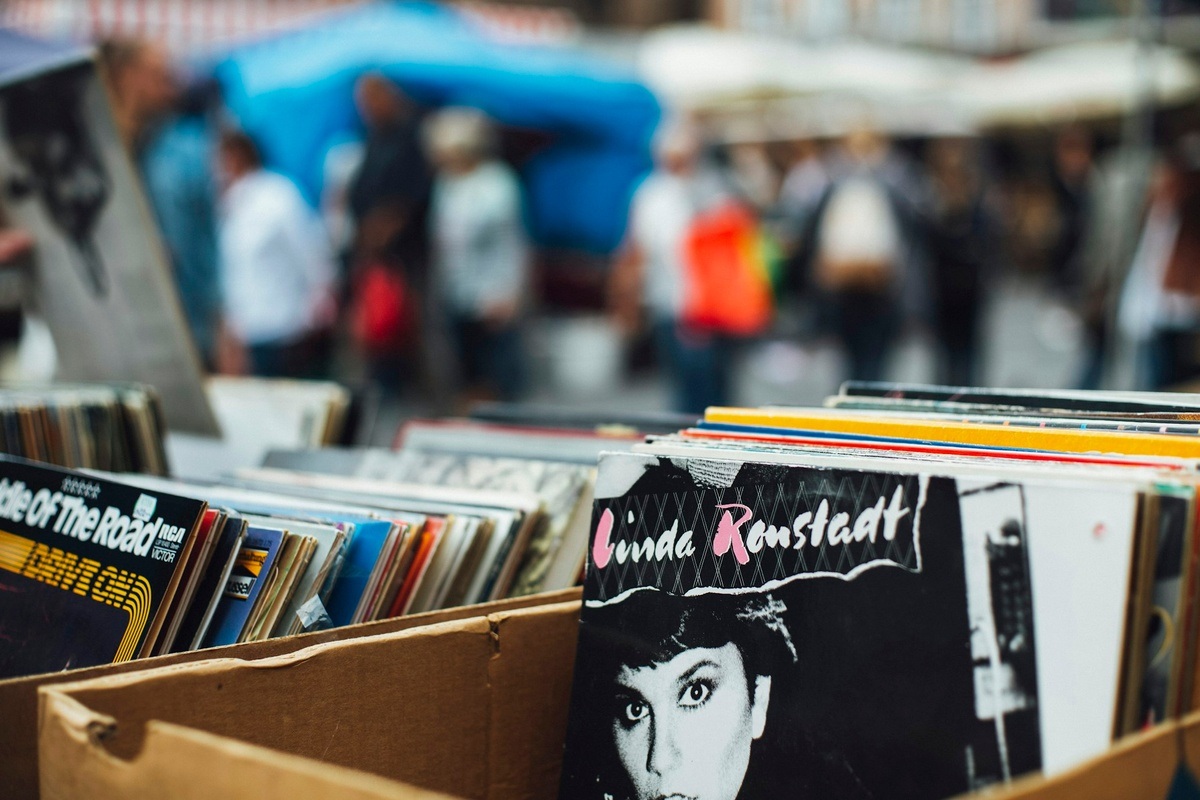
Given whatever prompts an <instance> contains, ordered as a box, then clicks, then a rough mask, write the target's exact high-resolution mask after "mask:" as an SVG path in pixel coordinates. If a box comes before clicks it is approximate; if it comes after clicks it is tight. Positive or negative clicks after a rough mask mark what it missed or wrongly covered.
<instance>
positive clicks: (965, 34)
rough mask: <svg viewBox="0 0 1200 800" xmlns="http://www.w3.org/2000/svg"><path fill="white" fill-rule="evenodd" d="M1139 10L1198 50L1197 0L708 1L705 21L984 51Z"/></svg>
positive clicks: (1107, 26)
mask: <svg viewBox="0 0 1200 800" xmlns="http://www.w3.org/2000/svg"><path fill="white" fill-rule="evenodd" d="M1139 13H1149V14H1161V15H1163V16H1164V17H1166V18H1168V19H1169V20H1170V24H1169V25H1166V26H1164V31H1163V34H1164V38H1165V39H1166V40H1167V41H1168V42H1169V43H1171V44H1176V45H1182V46H1188V47H1193V48H1196V47H1200V3H1198V2H1196V0H710V2H709V9H708V19H709V21H711V22H713V23H714V24H716V25H718V26H720V27H724V28H731V29H736V30H744V31H748V32H754V33H772V34H783V35H786V36H790V37H798V38H801V39H808V40H814V41H821V40H828V39H841V38H846V37H861V38H867V39H873V40H877V41H886V42H892V43H895V44H905V45H920V46H925V47H935V48H939V49H952V50H959V51H964V52H970V53H978V54H984V55H987V54H1003V53H1011V52H1018V51H1024V50H1030V49H1034V48H1037V47H1044V46H1049V45H1056V44H1065V43H1068V42H1073V41H1083V40H1094V39H1101V38H1109V37H1113V36H1121V35H1128V33H1129V32H1130V27H1131V26H1132V25H1134V24H1135V23H1134V22H1133V21H1132V18H1133V17H1135V16H1136V15H1137V14H1139Z"/></svg>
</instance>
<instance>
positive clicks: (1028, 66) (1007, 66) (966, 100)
mask: <svg viewBox="0 0 1200 800" xmlns="http://www.w3.org/2000/svg"><path fill="white" fill-rule="evenodd" d="M1145 88H1148V89H1149V92H1148V97H1147V99H1148V100H1149V101H1150V102H1151V103H1152V104H1153V105H1156V106H1171V105H1178V104H1181V103H1184V102H1187V101H1188V100H1191V99H1194V98H1196V97H1200V69H1197V67H1196V65H1195V64H1193V63H1192V61H1191V60H1189V59H1188V57H1187V56H1186V55H1185V54H1184V53H1183V52H1182V51H1180V50H1176V49H1174V48H1170V47H1165V46H1155V47H1153V48H1152V49H1150V50H1149V51H1147V52H1145V53H1143V51H1141V50H1140V49H1139V47H1138V45H1137V43H1136V42H1133V41H1117V42H1089V43H1086V44H1076V45H1068V46H1063V47H1055V48H1051V49H1048V50H1042V51H1039V52H1035V53H1032V54H1030V55H1027V56H1024V57H1022V58H1019V59H1016V60H1013V61H1007V62H998V63H991V64H982V65H979V66H977V67H975V68H973V69H972V70H970V71H969V72H968V73H966V74H964V75H963V76H962V78H961V80H960V82H959V84H958V86H957V87H956V88H955V90H954V92H953V100H952V102H954V103H955V104H956V105H958V106H959V107H961V108H962V109H964V111H965V112H966V114H967V116H968V117H969V118H970V119H971V120H972V121H973V122H974V123H975V124H976V125H978V126H980V127H1020V126H1040V125H1047V124H1054V123H1059V122H1070V121H1082V120H1089V119H1104V118H1110V117H1117V116H1120V115H1122V114H1125V113H1128V112H1129V111H1131V110H1132V109H1133V108H1134V106H1135V104H1136V103H1137V102H1138V100H1139V97H1140V95H1141V94H1142V93H1143V92H1144V91H1145Z"/></svg>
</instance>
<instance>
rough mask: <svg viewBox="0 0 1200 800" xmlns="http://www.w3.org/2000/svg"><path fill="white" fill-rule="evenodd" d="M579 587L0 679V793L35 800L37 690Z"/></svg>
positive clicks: (536, 599)
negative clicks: (84, 667)
mask: <svg viewBox="0 0 1200 800" xmlns="http://www.w3.org/2000/svg"><path fill="white" fill-rule="evenodd" d="M579 597H580V590H579V589H567V590H565V591H559V592H547V593H545V594H540V595H531V596H528V597H519V598H514V599H511V600H501V601H498V602H495V603H487V604H483V605H475V606H464V607H461V608H453V609H447V610H445V611H434V612H430V613H427V614H416V615H413V616H409V617H399V618H394V619H388V620H381V621H379V622H369V623H365V624H362V625H352V626H349V627H344V628H334V629H332V630H327V631H319V632H316V633H308V634H302V635H300V636H290V637H286V638H280V639H269V640H267V641H265V642H252V643H248V644H239V645H232V646H230V647H220V648H213V649H210V650H199V651H192V652H188V653H179V654H176V655H169V656H160V657H158V658H151V659H142V660H138V661H127V662H125V663H122V664H111V665H108V666H103V667H92V668H89V669H81V670H72V671H70V672H58V673H49V674H45V675H34V676H30V677H27V678H13V679H9V680H6V681H0V710H2V712H3V714H2V715H3V720H4V724H3V725H0V776H3V783H2V784H0V794H3V796H4V797H6V798H14V800H37V797H38V782H37V779H38V775H37V735H38V733H37V720H38V698H37V690H38V687H40V686H49V685H53V684H59V683H68V682H76V681H82V680H87V679H91V678H95V677H100V676H105V675H118V674H126V673H130V672H138V671H142V670H147V669H153V668H157V667H161V666H165V665H172V664H189V663H194V662H197V661H203V660H209V659H213V658H241V659H245V660H251V659H260V658H268V657H271V656H275V655H280V654H284V653H290V652H295V651H297V650H300V649H302V648H305V647H311V646H313V645H316V644H321V643H324V642H334V641H345V640H349V639H356V638H361V637H363V636H372V635H379V634H384V633H394V632H398V631H404V630H411V629H413V628H418V627H422V626H425V625H431V624H434V623H438V622H445V621H452V620H458V619H468V618H471V617H478V616H481V615H484V614H488V613H493V612H502V611H507V610H513V609H519V608H526V607H532V606H537V605H542V604H547V603H561V602H567V601H571V600H578V599H579Z"/></svg>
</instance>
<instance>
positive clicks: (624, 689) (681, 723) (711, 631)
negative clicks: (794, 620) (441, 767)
mask: <svg viewBox="0 0 1200 800" xmlns="http://www.w3.org/2000/svg"><path fill="white" fill-rule="evenodd" d="M786 610H787V609H786V606H785V605H784V603H783V602H782V601H781V600H779V599H776V598H775V597H773V596H772V595H770V594H769V593H763V592H751V593H746V594H726V593H716V592H713V593H707V594H700V595H693V596H688V597H680V596H677V595H672V594H669V593H667V592H662V591H658V590H654V589H645V590H639V591H635V592H633V593H632V594H631V595H629V596H628V597H626V598H624V599H622V600H620V601H617V602H613V603H609V604H607V605H604V606H599V607H589V608H587V609H586V611H585V613H584V615H583V620H582V623H581V626H580V644H579V651H578V661H577V666H576V679H575V687H574V696H573V699H572V706H571V718H570V722H569V731H568V738H567V741H568V747H567V752H566V759H565V761H564V764H563V780H562V791H561V793H560V797H562V798H568V797H569V798H597V800H600V799H601V798H611V800H625V799H629V800H650V799H651V798H658V797H664V796H671V797H689V798H694V800H734V798H743V800H748V799H749V798H759V797H763V798H767V797H780V796H789V797H815V798H826V797H830V798H832V797H837V798H867V797H869V796H870V794H869V793H868V792H867V791H866V790H865V788H864V787H863V786H862V784H861V783H860V782H859V781H858V780H857V778H856V777H855V776H854V773H853V770H852V769H851V768H850V766H849V765H848V764H846V763H845V761H844V759H842V758H840V757H839V756H838V755H836V754H833V753H828V752H823V751H822V750H821V749H820V748H818V747H817V746H816V744H815V743H814V741H813V739H812V738H811V737H810V736H809V735H808V734H807V733H806V732H804V731H802V730H800V729H798V726H797V725H796V724H795V715H794V714H792V713H788V712H789V711H790V710H789V709H784V708H772V703H773V702H774V700H775V698H776V697H778V696H779V695H780V694H781V693H783V692H781V691H780V690H781V688H782V687H785V686H786V685H787V684H789V683H790V682H792V681H793V680H794V675H795V666H796V663H797V659H798V656H799V654H798V652H797V646H799V647H800V648H803V643H802V642H801V643H795V642H793V641H792V638H791V634H790V632H789V630H788V626H787V624H786V622H785V619H784V612H785V611H786ZM814 691H820V689H819V687H817V688H814ZM784 694H786V693H784ZM777 705H778V704H777Z"/></svg>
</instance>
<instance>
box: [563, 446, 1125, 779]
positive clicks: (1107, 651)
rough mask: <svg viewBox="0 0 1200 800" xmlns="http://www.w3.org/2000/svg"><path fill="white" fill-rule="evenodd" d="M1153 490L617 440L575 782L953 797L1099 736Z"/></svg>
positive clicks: (1060, 758) (571, 766)
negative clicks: (1144, 501)
mask: <svg viewBox="0 0 1200 800" xmlns="http://www.w3.org/2000/svg"><path fill="white" fill-rule="evenodd" d="M1140 497H1141V487H1140V486H1139V485H1138V484H1136V483H1133V482H1131V483H1130V484H1128V485H1125V486H1123V487H1122V486H1118V485H1114V484H1112V483H1109V484H1107V485H1105V486H1102V487H1089V486H1087V485H1086V484H1078V483H1076V484H1070V483H1066V482H1059V483H1055V482H1053V481H1049V480H1046V481H1041V482H1039V481H1037V480H1036V479H1030V480H1029V481H1015V480H1004V479H992V478H988V477H986V476H979V475H974V476H962V477H955V476H953V475H937V474H921V473H917V472H912V473H906V472H903V471H900V470H897V471H894V472H888V471H882V470H880V471H873V472H864V471H854V470H845V469H819V468H813V467H805V466H794V465H791V466H790V465H787V464H761V463H753V462H748V461H744V460H741V459H738V458H736V456H731V457H730V458H727V459H716V458H705V459H701V458H684V457H678V458H669V457H665V456H663V457H654V456H643V455H629V454H611V455H606V456H605V457H604V458H603V460H602V462H601V468H600V476H599V480H598V483H597V500H596V503H595V506H594V515H593V523H592V537H591V546H590V548H589V564H588V570H587V575H586V578H585V582H584V601H585V603H584V607H583V611H582V613H581V627H580V643H579V651H578V655H577V660H576V664H577V667H576V676H575V683H574V687H573V695H572V701H571V709H570V718H569V725H568V735H567V745H566V750H565V759H564V766H563V777H562V788H561V792H560V797H562V798H564V800H565V799H566V798H590V797H595V798H606V797H611V798H639V799H640V798H647V799H648V798H658V797H695V798H728V800H732V799H733V798H735V797H740V798H743V799H744V800H745V799H748V798H758V797H783V796H789V797H791V796H806V797H838V798H855V797H870V798H911V799H912V800H919V799H921V798H924V799H926V800H932V798H944V797H951V796H955V795H958V794H961V793H964V792H967V791H971V790H974V789H977V788H979V787H982V786H985V785H988V784H992V783H996V782H999V781H1004V780H1007V779H1009V778H1012V777H1016V776H1018V775H1021V774H1024V773H1028V772H1033V771H1038V770H1046V771H1058V770H1061V769H1064V768H1066V767H1068V766H1070V765H1072V764H1074V763H1077V762H1078V761H1080V760H1082V759H1085V758H1087V757H1089V756H1091V755H1094V754H1095V753H1096V752H1099V751H1102V750H1103V749H1104V748H1105V747H1107V745H1108V744H1109V742H1110V741H1111V736H1112V726H1113V723H1114V718H1115V713H1116V699H1117V684H1118V677H1119V674H1120V669H1121V658H1122V654H1123V648H1122V646H1123V642H1124V630H1123V625H1124V619H1125V617H1124V614H1125V604H1126V591H1123V590H1122V587H1125V586H1126V585H1127V582H1128V578H1129V570H1130V566H1131V557H1132V545H1133V541H1134V536H1135V533H1136V530H1135V525H1136V520H1137V508H1138V502H1139V499H1140ZM1085 610H1086V614H1087V615H1088V618H1089V619H1090V620H1092V624H1090V625H1089V626H1087V629H1086V630H1081V629H1080V626H1078V625H1076V624H1075V622H1076V621H1077V620H1078V619H1079V618H1081V617H1080V615H1082V614H1084V613H1085Z"/></svg>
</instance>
